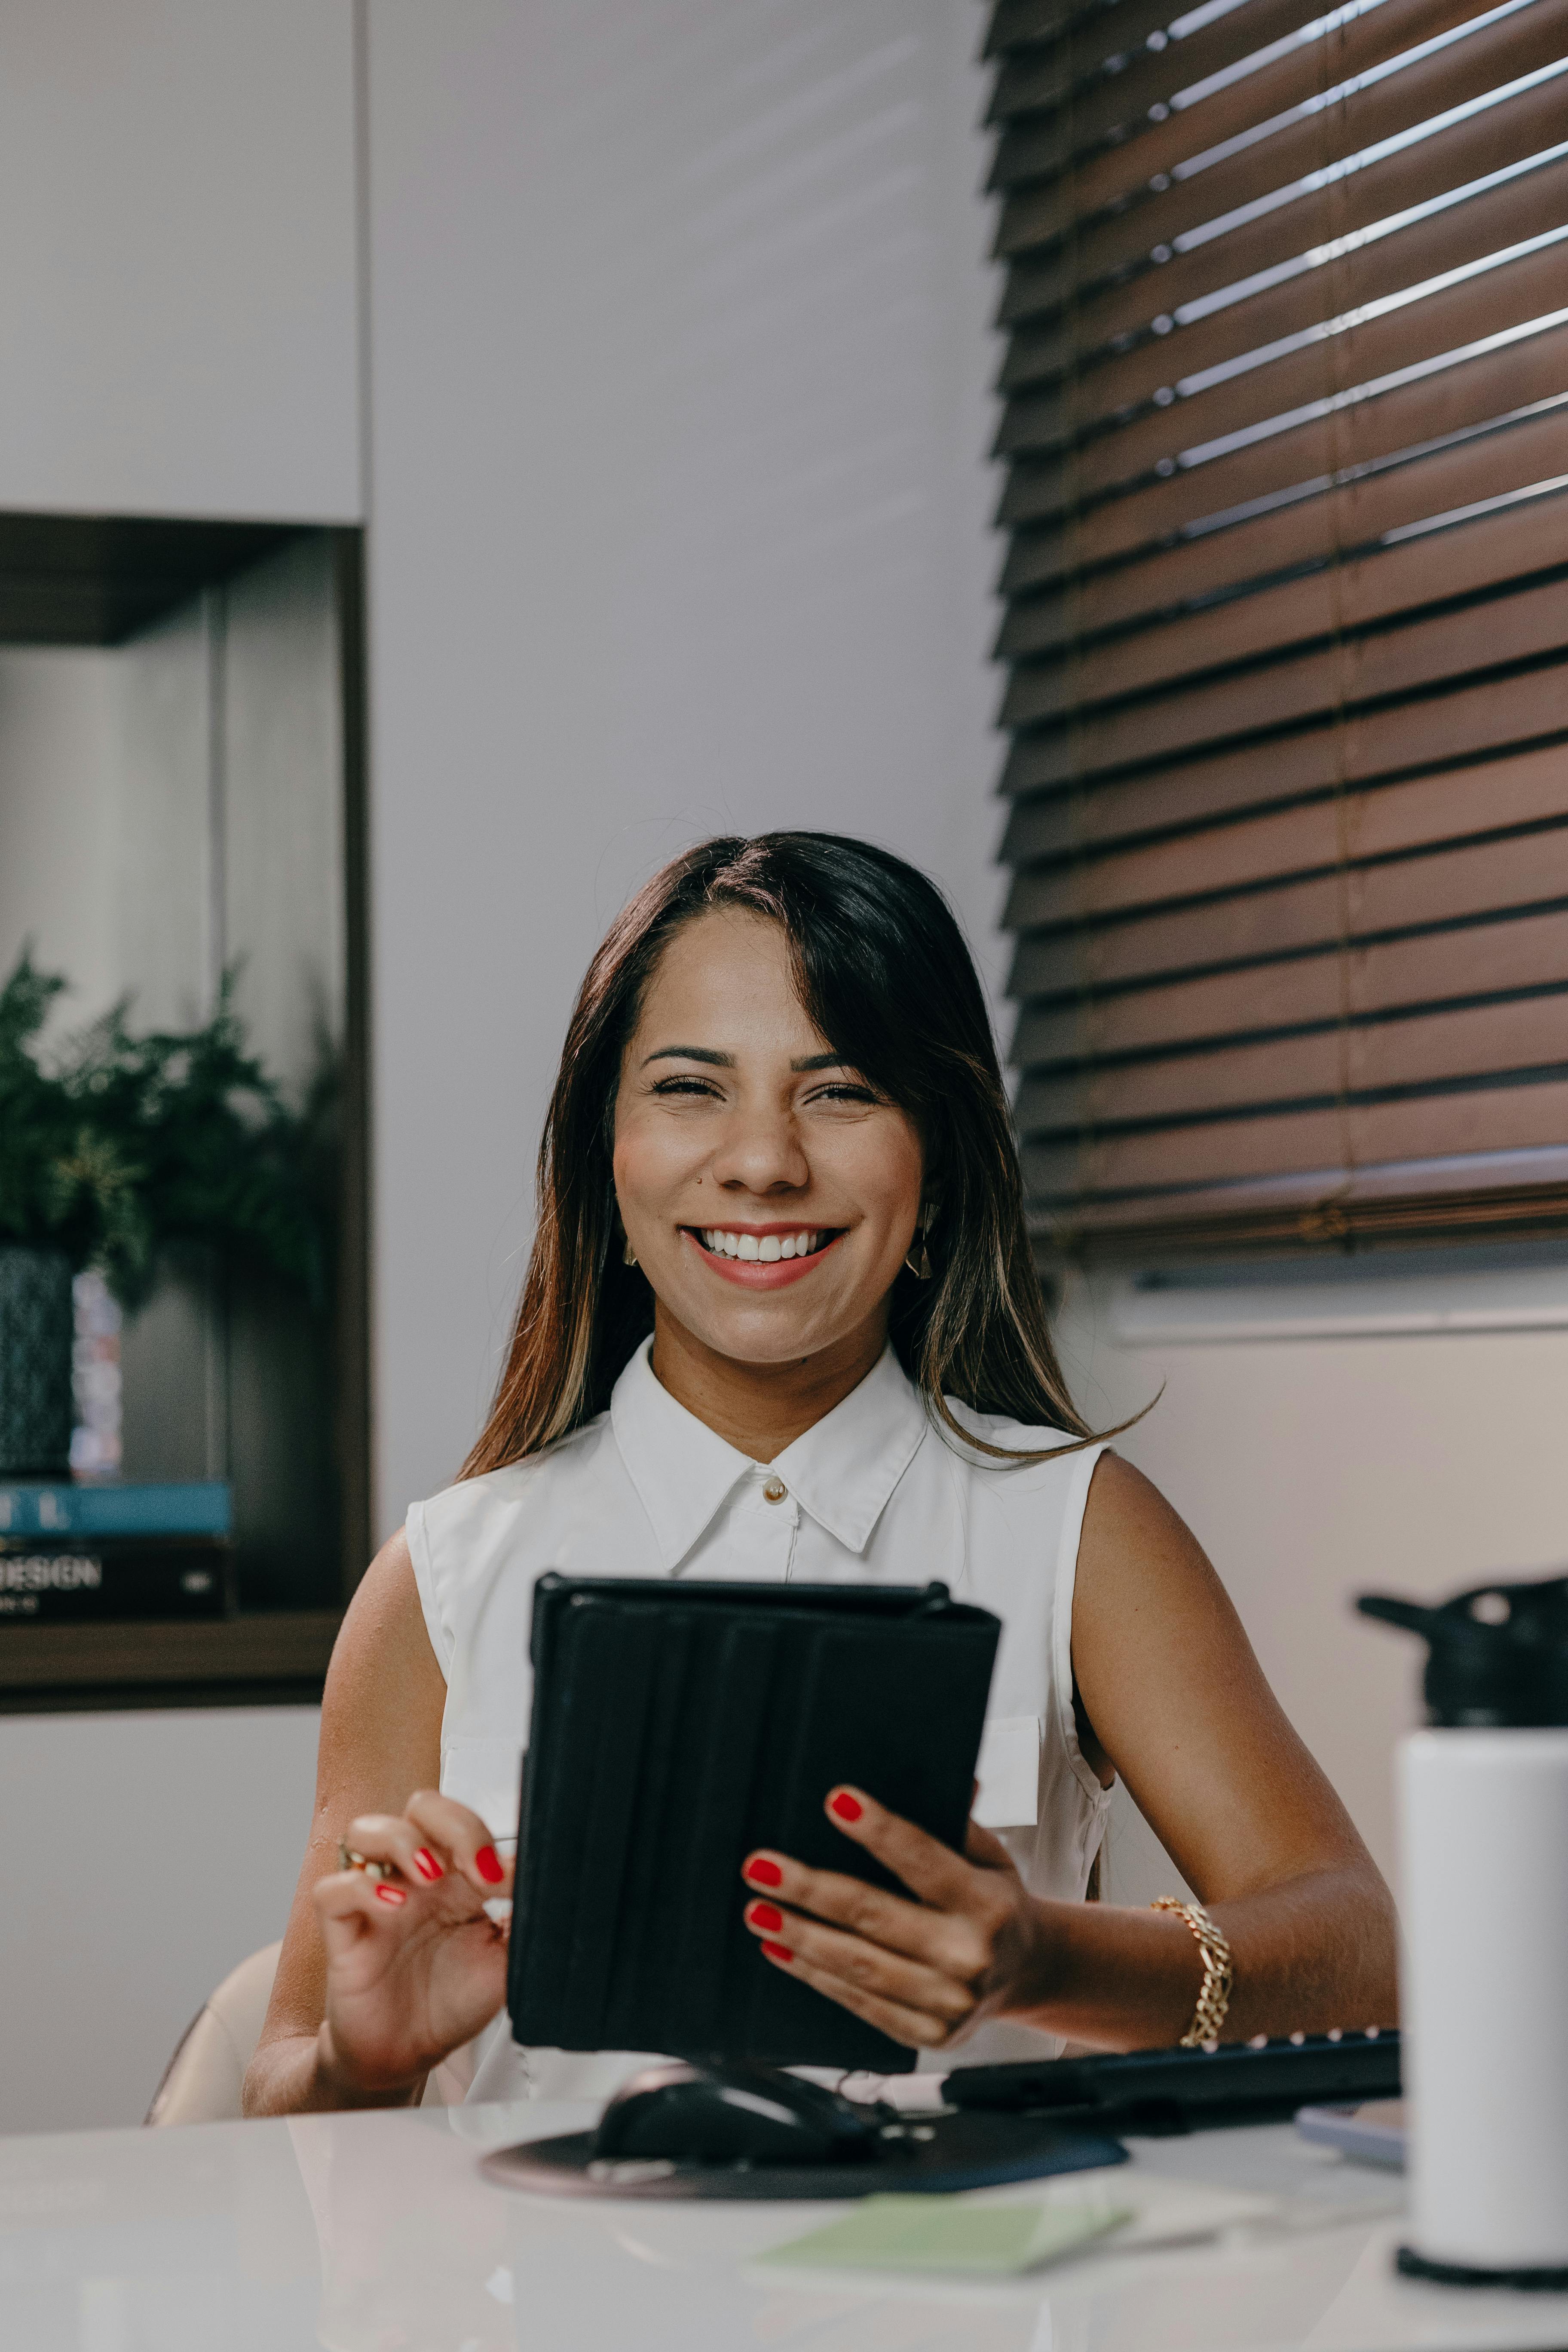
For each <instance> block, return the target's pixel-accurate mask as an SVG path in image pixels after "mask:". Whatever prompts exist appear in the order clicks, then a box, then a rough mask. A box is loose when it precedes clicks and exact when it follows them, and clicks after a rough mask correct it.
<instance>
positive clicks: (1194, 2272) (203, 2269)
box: [0, 2105, 1568, 2352]
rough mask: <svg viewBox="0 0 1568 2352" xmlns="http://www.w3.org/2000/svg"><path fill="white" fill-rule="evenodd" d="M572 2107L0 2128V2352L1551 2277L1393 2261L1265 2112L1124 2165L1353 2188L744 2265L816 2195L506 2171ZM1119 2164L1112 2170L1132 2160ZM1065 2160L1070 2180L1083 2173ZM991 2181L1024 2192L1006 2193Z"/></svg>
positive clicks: (1369, 2185) (382, 2348)
mask: <svg viewBox="0 0 1568 2352" xmlns="http://www.w3.org/2000/svg"><path fill="white" fill-rule="evenodd" d="M587 2120H588V2115H587V2111H586V2110H584V2109H583V2108H580V2107H563V2106H554V2107H547V2106H543V2105H538V2106H532V2107H510V2108H508V2107H485V2108H474V2109H468V2110H463V2109H459V2110H455V2111H452V2112H446V2111H442V2110H439V2109H436V2110H427V2111H426V2112H424V2113H421V2114H412V2115H396V2116H379V2115H360V2116H310V2117H304V2118H301V2119H300V2120H299V2121H295V2122H286V2123H248V2124H220V2125H211V2126H204V2127H201V2128H186V2129H172V2130H165V2131H150V2132H132V2131H121V2132H96V2133H85V2132H84V2133H77V2134H71V2135H68V2136H64V2135H62V2136H60V2137H37V2138H25V2139H6V2140H0V2347H5V2352H295V2347H310V2346H317V2345H324V2346H327V2347H331V2352H524V2347H526V2352H742V2347H761V2352H767V2347H783V2352H1166V2348H1167V2347H1169V2352H1189V2347H1190V2352H1265V2348H1266V2347H1267V2352H1282V2348H1283V2347H1310V2352H1416V2347H1419V2348H1420V2352H1438V2347H1442V2352H1476V2348H1477V2347H1489V2352H1529V2348H1530V2347H1563V2346H1568V2296H1555V2295H1554V2296H1533V2295H1504V2294H1468V2293H1465V2292H1462V2291H1455V2290H1443V2289H1439V2288H1435V2287H1429V2286H1422V2285H1417V2284H1413V2283H1410V2282H1408V2281H1405V2280H1401V2279H1398V2278H1396V2277H1394V2274H1393V2273H1392V2271H1391V2268H1390V2249H1391V2247H1392V2245H1393V2243H1394V2240H1395V2238H1396V2236H1397V2233H1398V2225H1397V2222H1396V2221H1393V2220H1390V2219H1388V2218H1387V2217H1386V2210H1385V2209H1386V2206H1387V2202H1388V2200H1389V2198H1390V2196H1391V2194H1396V2193H1397V2185H1398V2184H1397V2180H1396V2178H1395V2177H1394V2176H1390V2175H1387V2174H1380V2173H1377V2172H1374V2171H1371V2170H1367V2169H1363V2168H1358V2167H1354V2166H1349V2165H1344V2164H1342V2162H1341V2160H1340V2159H1339V2158H1337V2157H1334V2156H1332V2155H1330V2154H1328V2153H1326V2152H1323V2151H1318V2150H1313V2149H1310V2148H1309V2147H1305V2146H1304V2145H1303V2144H1302V2143H1300V2141H1299V2140H1298V2139H1297V2138H1296V2136H1295V2134H1294V2132H1293V2131H1291V2130H1290V2129H1289V2126H1271V2127H1268V2128H1263V2129H1257V2130H1249V2131H1232V2132H1220V2133H1213V2134H1209V2135H1206V2136H1205V2137H1200V2138H1194V2139H1190V2140H1158V2141H1153V2140H1145V2141H1139V2142H1134V2143H1133V2144H1132V2145H1133V2150H1134V2165H1135V2167H1136V2168H1138V2169H1139V2170H1144V2171H1149V2172H1154V2173H1158V2174H1163V2175H1166V2176H1170V2177H1176V2178H1181V2179H1201V2180H1205V2181H1210V2182H1213V2183H1215V2184H1218V2185H1222V2186H1225V2187H1226V2188H1246V2189H1264V2190H1268V2191H1275V2190H1279V2189H1287V2190H1291V2191H1296V2192H1300V2195H1301V2196H1303V2197H1304V2198H1310V2197H1317V2198H1328V2199H1331V2200H1332V2201H1333V2203H1334V2204H1335V2205H1337V2206H1340V2207H1342V2206H1343V2205H1344V2204H1345V2203H1346V2202H1347V2201H1348V2200H1360V2202H1361V2205H1362V2207H1363V2210H1364V2211H1365V2212H1366V2213H1367V2214H1373V2213H1374V2212H1378V2211H1382V2212H1383V2213H1384V2218H1381V2219H1377V2220H1367V2219H1357V2220H1352V2221H1342V2222H1341V2223H1340V2224H1339V2225H1337V2226H1334V2227H1330V2228H1319V2229H1315V2230H1312V2231H1307V2232H1305V2233H1301V2234H1297V2235H1294V2236H1292V2237H1290V2238H1289V2239H1286V2240H1283V2241H1275V2242H1268V2243H1266V2244H1257V2243H1255V2244H1251V2245H1247V2246H1230V2247H1215V2246H1209V2247H1207V2248H1197V2247H1194V2248H1187V2249H1184V2250H1182V2251H1180V2252H1174V2251H1172V2252H1147V2253H1143V2254H1141V2255H1139V2254H1122V2255H1120V2256H1119V2255H1117V2254H1116V2253H1114V2252H1109V2251H1105V2252H1095V2253H1091V2254H1089V2255H1085V2256H1080V2257H1079V2258H1077V2259H1076V2260H1074V2261H1072V2262H1070V2263H1064V2264H1060V2265H1058V2267H1057V2268H1055V2269H1054V2270H1049V2271H1044V2272H1041V2273H1037V2275H1036V2276H1035V2277H1033V2278H1032V2279H1029V2280H1027V2281H1025V2282H1023V2283H1020V2284H1006V2285H996V2286H993V2285H989V2284H988V2285H984V2286H973V2287H971V2286H963V2285H959V2284H952V2285H949V2284H944V2283H940V2282H935V2281H930V2282H928V2281H921V2282H920V2283H918V2284H911V2285H903V2284H899V2285H893V2284H888V2283H886V2282H877V2281H874V2280H867V2281H864V2282H862V2281H859V2280H850V2279H838V2280H826V2281H823V2280H816V2281H806V2280H805V2279H804V2278H803V2279H800V2280H798V2281H796V2280H795V2279H792V2278H790V2277H789V2276H788V2274H787V2273H773V2274H772V2275H770V2274H769V2273H766V2272H763V2271H761V2270H757V2269H754V2268H751V2267H749V2266H748V2265H749V2263H750V2260H751V2257H752V2255H754V2254H756V2253H758V2252H761V2251H762V2250H763V2248H765V2247H768V2246H772V2245H776V2244H779V2243H782V2242H783V2241H784V2239H786V2238H789V2237H794V2236H796V2235H798V2234H799V2233H800V2232H801V2231H804V2230H805V2229H807V2228H808V2227H810V2226H812V2224H813V2223H814V2222H816V2221H819V2220H821V2219H823V2218H825V2217H826V2215H827V2214H829V2213H831V2212H833V2211H834V2210H842V2208H837V2209H835V2208H833V2207H826V2206H822V2205H805V2204H801V2205H657V2204H642V2205H638V2204H634V2203H618V2204H597V2203H595V2204H591V2205H590V2204H585V2203H581V2202H574V2201H569V2200H559V2201H557V2200H547V2199H536V2198H532V2197H524V2196H520V2195H517V2194H516V2193H514V2192H510V2191H508V2190H506V2189H500V2188H498V2187H495V2186H493V2185H492V2184H491V2183H490V2182H489V2180H488V2179H485V2178H484V2176H483V2175H482V2174H481V2172H480V2170H479V2157H480V2155H481V2154H482V2153H483V2151H484V2150H485V2149H486V2148H488V2147H504V2146H505V2145H506V2144H507V2143H508V2142H509V2141H513V2140H517V2139H520V2138H523V2137H534V2136H542V2135H543V2134H544V2133H547V2132H552V2131H562V2130H570V2129H576V2128H579V2127H580V2126H582V2125H583V2124H584V2122H586V2121H587ZM1130 2174H1131V2168H1121V2170H1120V2171H1119V2172H1118V2173H1117V2174H1115V2175H1112V2176H1110V2179H1116V2180H1120V2181H1126V2180H1128V2179H1129V2178H1130ZM1079 2177H1080V2178H1082V2177H1083V2176H1079ZM1007 2193H1009V2194H1014V2193H1023V2192H1007Z"/></svg>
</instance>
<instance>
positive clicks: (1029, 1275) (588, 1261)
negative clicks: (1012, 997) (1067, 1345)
mask: <svg viewBox="0 0 1568 2352" xmlns="http://www.w3.org/2000/svg"><path fill="white" fill-rule="evenodd" d="M721 907H740V908H745V909H746V910H747V911H748V912H749V913H752V914H755V915H762V916H765V917H766V918H767V919H769V920H770V921H773V922H776V923H778V924H779V925H780V926H781V927H782V929H784V933H785V935H786V937H787V938H788V940H789V942H790V947H791V950H792V952H793V955H794V959H795V974H796V981H797V985H798V987H799V990H800V998H801V1003H802V1004H803V1005H804V1006H805V1011H806V1012H807V1013H809V1015H810V1017H811V1019H812V1020H813V1021H814V1022H815V1024H816V1027H817V1028H818V1029H819V1030H820V1031H821V1033H822V1034H823V1036H824V1037H826V1040H827V1042H828V1044H829V1045H831V1046H832V1048H833V1050H834V1052H835V1053H836V1054H838V1055H842V1057H843V1059H844V1061H845V1062H846V1063H847V1066H849V1067H850V1068H852V1069H854V1070H856V1071H858V1073H859V1075H860V1076H862V1077H863V1078H865V1079H866V1080H867V1082H868V1084H869V1085H870V1086H872V1087H876V1088H877V1089H878V1091H879V1093H881V1094H883V1095H885V1096H886V1097H887V1098H888V1100H889V1102H894V1103H897V1104H898V1105H899V1106H900V1108H901V1109H903V1110H905V1111H907V1112H908V1113H909V1115H910V1118H912V1119H913V1120H914V1122H915V1124H916V1126H917V1128H918V1129H919V1130H920V1133H921V1139H922V1143H923V1147H924V1154H925V1185H926V1196H927V1198H928V1200H931V1201H934V1202H935V1203H936V1209H935V1215H934V1218H933V1220H932V1222H931V1228H930V1232H929V1234H928V1243H927V1245H928V1247H929V1250H930V1253H931V1269H932V1272H931V1279H930V1280H929V1281H920V1280H917V1279H916V1277H915V1276H914V1275H912V1274H911V1273H910V1272H908V1271H907V1270H906V1271H904V1272H902V1273H900V1276H899V1278H898V1280H897V1282H896V1283H895V1284H894V1286H893V1296H892V1302H891V1308H890V1320H889V1329H890V1334H891V1338H892V1341H893V1345H894V1347H895V1349H897V1350H898V1355H899V1360H900V1363H901V1364H902V1365H903V1368H904V1370H905V1371H906V1372H907V1373H908V1374H909V1376H910V1380H911V1381H913V1382H914V1384H915V1386H916V1387H917V1388H918V1389H919V1390H920V1391H921V1395H922V1396H923V1397H924V1399H925V1401H926V1405H927V1409H928V1410H929V1411H930V1412H931V1413H932V1414H933V1415H934V1416H935V1417H936V1419H938V1420H939V1421H940V1422H942V1423H945V1425H946V1426H947V1428H948V1429H949V1430H951V1431H952V1433H953V1434H954V1435H955V1436H958V1437H961V1438H962V1439H963V1442H964V1443H965V1444H968V1445H970V1446H976V1445H978V1447H979V1450H980V1451H982V1452H984V1453H986V1454H994V1455H997V1456H998V1457H999V1458H1001V1459H1005V1460H1008V1461H1014V1460H1019V1459H1029V1460H1038V1459H1039V1458H1041V1457H1040V1456H1039V1455H1038V1454H1030V1455H1026V1456H1020V1455H1018V1454H1013V1453H1011V1452H1008V1451H1006V1450H1005V1449H1003V1448H999V1447H995V1446H992V1445H989V1444H984V1443H982V1442H981V1441H978V1440H976V1439H975V1438H974V1437H973V1435H972V1434H971V1433H969V1432H968V1431H967V1430H965V1429H963V1427H962V1425H961V1424H960V1423H958V1422H957V1421H955V1420H954V1418H953V1416H952V1412H950V1411H949V1409H948V1405H947V1402H946V1400H947V1398H949V1397H953V1398H956V1399H957V1400H958V1402H960V1403H962V1404H965V1405H969V1406H971V1407H973V1409H974V1410H975V1411H977V1412H988V1413H1003V1414H1006V1415H1008V1416H1010V1417H1011V1418H1012V1419H1014V1420H1016V1421H1020V1422H1024V1423H1029V1424H1031V1425H1035V1424H1043V1425H1044V1426H1046V1427H1047V1428H1050V1429H1053V1430H1060V1431H1062V1432H1063V1433H1064V1435H1065V1436H1067V1437H1068V1440H1069V1444H1068V1447H1067V1448H1065V1449H1051V1450H1053V1451H1059V1450H1071V1449H1072V1447H1073V1446H1075V1445H1081V1444H1087V1443H1089V1436H1090V1433H1089V1429H1088V1427H1087V1425H1086V1424H1085V1423H1084V1422H1083V1421H1081V1420H1080V1419H1079V1414H1078V1412H1076V1411H1075V1409H1074V1407H1073V1403H1072V1401H1071V1399H1070V1398H1069V1396H1068V1391H1067V1387H1066V1383H1065V1382H1064V1381H1063V1379H1062V1375H1061V1370H1060V1368H1059V1367H1058V1363H1057V1359H1056V1351H1055V1349H1053V1348H1052V1346H1051V1339H1050V1332H1049V1330H1048V1328H1047V1322H1046V1311H1045V1301H1044V1298H1043V1297H1042V1294H1041V1290H1040V1282H1039V1276H1038V1275H1037V1272H1036V1269H1035V1264H1034V1258H1033V1255H1032V1253H1031V1251H1030V1248H1029V1239H1028V1234H1027V1231H1026V1225H1025V1221H1024V1198H1023V1186H1022V1181H1021V1179H1020V1175H1019V1170H1018V1155H1017V1150H1016V1146H1015V1144H1014V1140H1013V1129H1012V1122H1011V1120H1010V1118H1009V1117H1008V1110H1007V1097H1006V1094H1005V1090H1004V1087H1003V1084H1002V1073H1001V1069H1000V1067H999V1066H998V1064H997V1060H996V1051H995V1047H994V1045H993V1043H992V1037H991V1024H990V1022H989V1020H988V1018H987V1016H986V1011H985V999H984V995H983V994H982V992H981V987H980V981H979V978H978V975H977V974H976V972H975V970H974V965H973V961H972V960H971V957H970V954H969V950H968V949H967V947H966V946H965V945H964V941H963V934H962V933H961V931H960V930H959V928H958V925H957V923H956V922H955V921H954V919H953V916H952V910H951V908H949V906H948V904H947V901H946V900H945V898H943V897H942V893H941V891H940V890H938V889H937V888H936V887H935V885H934V884H933V883H931V882H929V881H928V880H927V879H926V877H925V876H924V875H923V874H919V873H917V872H916V871H915V868H914V867H913V866H906V865H905V864H904V862H903V860H902V859H901V858H899V857H894V856H890V855H889V852H888V851H887V850H885V849H877V848H874V847H873V846H872V845H871V844H870V843H868V842H864V841H853V840H850V839H848V838H847V836H846V835H842V834H832V833H765V834H761V835H758V836H757V838H756V839H755V840H752V841H745V840H741V839H736V838H721V839H719V840H715V841H705V842H702V843H701V844H700V845H699V846H698V847H697V848H695V849H689V850H688V851H687V852H686V854H685V856H681V857H677V858H675V859H673V860H672V861H671V863H670V864H669V865H668V866H665V867H664V869H663V871H662V872H661V873H658V874H656V875H655V876H654V877H653V880H652V881H651V882H649V883H648V884H647V887H645V888H644V889H642V890H640V891H639V892H638V893H637V897H636V898H634V899H633V900H632V902H631V904H630V905H629V906H628V907H627V908H626V909H625V910H624V912H623V913H622V914H621V915H619V916H618V917H617V919H616V921H615V923H614V924H613V925H612V926H611V928H610V932H609V936H608V938H607V939H606V940H605V943H604V945H603V946H602V947H601V948H600V950H599V951H598V953H597V955H595V958H594V961H593V962H592V963H591V964H590V965H589V967H588V974H587V978H586V979H585V980H584V982H583V987H582V992H581V993H580V994H579V996H578V999H577V1003H576V1007H575V1009H574V1013H573V1015H572V1022H571V1026H570V1027H569V1028H568V1030H567V1033H566V1044H565V1047H564V1050H563V1053H562V1056H561V1069H560V1074H559V1076H557V1078H556V1081H555V1090H554V1093H553V1094H552V1097H551V1101H550V1112H549V1116H548V1118H546V1120H545V1123H544V1135H543V1139H542V1142H541V1145H540V1150H539V1223H538V1230H537V1233H536V1234H535V1238H534V1244H533V1254H532V1255H531V1259H530V1261H529V1267H528V1275H527V1278H526V1280H525V1281H524V1283H523V1287H522V1297H521V1300H520V1301H519V1304H518V1310H517V1320H516V1323H515V1325H514V1326H513V1329H512V1335H511V1346H510V1351H509V1353H508V1356H507V1362H506V1369H505V1370H504V1371H503V1373H502V1374H501V1379H500V1386H499V1388H498V1389H497V1391H496V1398H495V1403H494V1405H493V1406H492V1408H491V1411H490V1416H489V1421H488V1422H487V1423H486V1424H485V1428H484V1431H483V1433H482V1434H481V1436H480V1438H479V1443H478V1444H476V1446H475V1447H474V1450H473V1452H472V1453H471V1454H469V1456H468V1460H467V1462H466V1463H465V1464H464V1465H463V1469H462V1473H461V1475H463V1476H464V1477H465V1478H471V1477H476V1476H478V1475H479V1473H480V1472H481V1471H485V1470H496V1469H499V1468H500V1466H501V1465H502V1464H504V1463H508V1462H517V1461H521V1459H522V1458H523V1456H524V1455H526V1454H537V1453H538V1452H539V1451H540V1449H541V1448H542V1446H546V1445H550V1444H553V1443H554V1441H555V1440H556V1439H558V1438H562V1437H566V1436H569V1435H570V1433H572V1431H573V1430H574V1429H579V1428H581V1427H582V1425H583V1423H584V1422H586V1421H589V1420H591V1419H592V1418H593V1416H594V1415H595V1413H597V1412H603V1411H604V1409H605V1406H606V1405H607V1404H608V1402H609V1399H610V1391H611V1389H612V1388H613V1387H614V1385H615V1382H616V1378H617V1376H618V1374H619V1373H620V1370H621V1369H622V1367H623V1365H624V1364H625V1363H626V1359H627V1358H628V1356H630V1354H631V1352H632V1350H633V1349H634V1348H635V1347H636V1346H637V1342H638V1340H639V1339H643V1338H644V1337H645V1335H646V1334H647V1332H648V1331H650V1330H651V1329H652V1328H653V1294H652V1292H651V1291H650V1290H649V1288H648V1286H647V1281H646V1279H645V1278H644V1276H643V1275H642V1273H641V1272H640V1270H639V1269H637V1267H634V1266H628V1265H625V1264H624V1263H623V1258H622V1249H621V1229H620V1219H619V1214H618V1212H617V1210H616V1191H615V1181H614V1176H613V1172H612V1156H613V1152H614V1147H615V1108H616V1090H617V1088H618V1087H619V1084H620V1075H621V1059H622V1055H623V1054H624V1053H625V1050H626V1044H627V1041H628V1040H629V1039H630V1037H631V1036H632V1034H633V1033H634V1031H635V1029H636V1027H637V1018H638V1014H639V1012H640V1009H641V1004H642V999H643V994H644V992H645V991H646V989H647V984H648V982H649V980H650V979H651V977H652V974H653V971H654V968H655V966H656V965H657V963H658V959H659V957H660V955H661V954H662V953H663V951H664V949H665V948H666V946H667V945H668V942H669V940H670V938H671V937H672V935H673V934H674V932H675V931H676V930H677V929H679V927H680V925H681V924H683V923H687V922H689V921H690V920H691V919H692V918H693V917H694V916H696V915H700V914H703V913H706V912H707V911H708V910H709V909H710V908H721Z"/></svg>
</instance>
